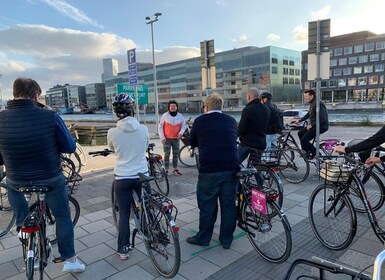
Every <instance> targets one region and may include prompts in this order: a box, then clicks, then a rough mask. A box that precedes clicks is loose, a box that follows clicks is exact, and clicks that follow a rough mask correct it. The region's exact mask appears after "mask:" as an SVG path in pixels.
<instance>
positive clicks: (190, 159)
mask: <svg viewBox="0 0 385 280" xmlns="http://www.w3.org/2000/svg"><path fill="white" fill-rule="evenodd" d="M186 125H187V128H186V131H185V132H184V133H183V136H182V138H181V141H182V143H183V144H184V145H183V146H182V148H180V149H179V153H178V158H179V161H180V162H181V163H182V164H183V165H184V166H187V167H195V166H197V161H198V158H197V157H198V149H197V148H192V147H191V145H190V140H189V136H190V130H191V127H192V123H191V118H189V119H188V120H187V121H186Z"/></svg>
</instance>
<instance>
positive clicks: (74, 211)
mask: <svg viewBox="0 0 385 280" xmlns="http://www.w3.org/2000/svg"><path fill="white" fill-rule="evenodd" d="M68 203H69V207H70V211H71V220H72V225H73V226H74V227H75V225H76V223H77V222H78V220H79V217H80V205H79V202H78V201H77V200H76V199H75V198H74V197H72V196H70V197H68ZM31 207H34V205H32V206H31ZM30 211H31V209H30ZM46 237H47V238H49V240H50V242H51V244H55V243H56V242H57V237H56V219H55V216H54V215H53V213H52V211H51V208H50V207H49V206H48V205H47V208H46Z"/></svg>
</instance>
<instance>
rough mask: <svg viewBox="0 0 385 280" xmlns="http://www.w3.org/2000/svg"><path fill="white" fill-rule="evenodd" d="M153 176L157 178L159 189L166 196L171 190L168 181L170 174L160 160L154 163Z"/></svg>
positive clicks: (156, 182)
mask: <svg viewBox="0 0 385 280" xmlns="http://www.w3.org/2000/svg"><path fill="white" fill-rule="evenodd" d="M151 176H153V177H154V178H155V180H154V181H155V184H156V186H157V188H158V190H159V191H160V192H161V193H162V194H163V195H165V196H167V195H168V194H169V192H170V184H169V182H168V176H167V173H166V170H165V169H164V167H163V164H162V163H161V162H159V161H155V162H153V163H152V170H151Z"/></svg>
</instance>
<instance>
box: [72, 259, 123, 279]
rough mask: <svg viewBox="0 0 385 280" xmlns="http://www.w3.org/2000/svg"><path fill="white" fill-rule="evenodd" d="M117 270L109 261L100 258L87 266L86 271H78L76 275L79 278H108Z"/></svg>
mask: <svg viewBox="0 0 385 280" xmlns="http://www.w3.org/2000/svg"><path fill="white" fill-rule="evenodd" d="M117 272H118V271H117V270H116V269H115V268H114V267H113V266H112V265H110V264H109V263H108V262H106V261H105V260H100V261H98V262H95V263H93V264H91V265H89V266H87V267H86V270H85V271H84V272H82V273H76V274H75V276H76V279H78V280H91V279H92V280H99V279H106V278H108V277H110V276H112V275H114V274H116V273H117ZM126 277H127V276H126Z"/></svg>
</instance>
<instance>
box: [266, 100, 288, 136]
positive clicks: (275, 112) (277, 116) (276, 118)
mask: <svg viewBox="0 0 385 280" xmlns="http://www.w3.org/2000/svg"><path fill="white" fill-rule="evenodd" d="M270 111H271V114H272V121H271V128H273V129H275V131H276V132H277V133H280V132H281V131H282V130H283V129H284V128H285V126H284V122H283V111H282V110H281V109H279V108H278V107H277V105H275V104H271V106H270Z"/></svg>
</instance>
